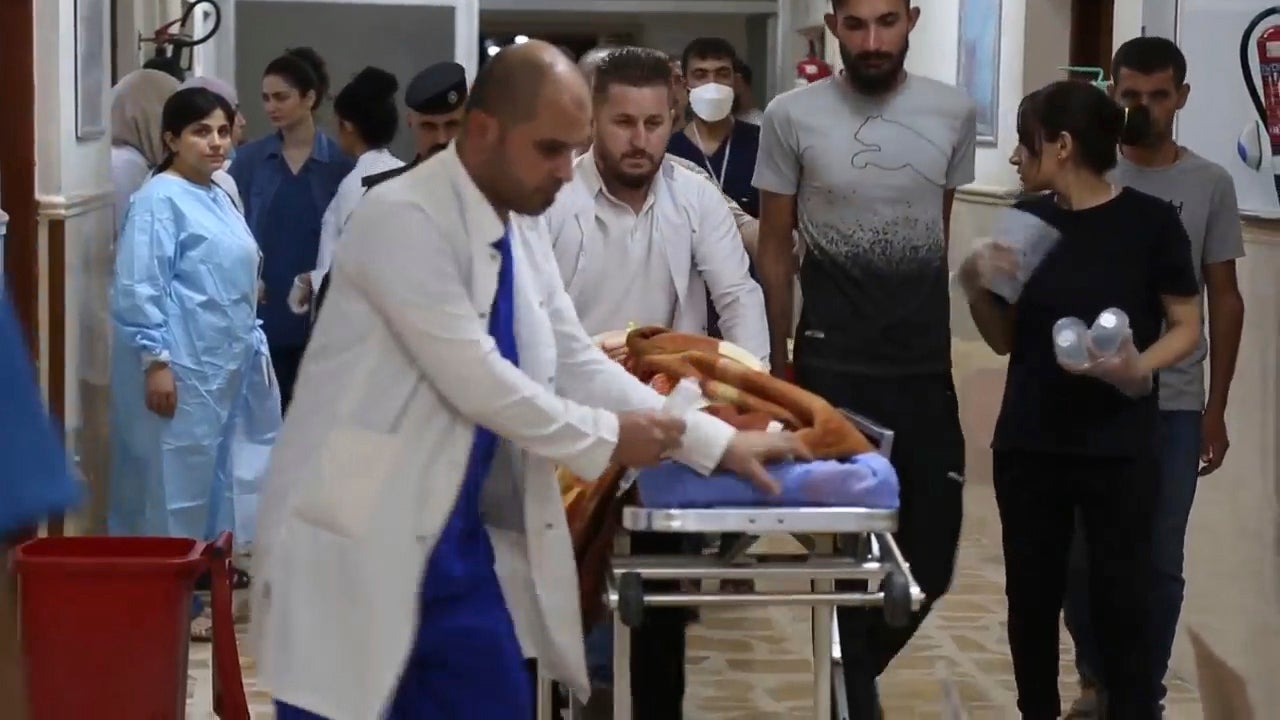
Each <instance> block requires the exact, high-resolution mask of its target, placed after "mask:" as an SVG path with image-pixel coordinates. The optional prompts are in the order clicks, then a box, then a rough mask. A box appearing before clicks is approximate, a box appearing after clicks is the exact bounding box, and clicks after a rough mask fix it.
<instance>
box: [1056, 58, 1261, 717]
mask: <svg viewBox="0 0 1280 720" xmlns="http://www.w3.org/2000/svg"><path fill="white" fill-rule="evenodd" d="M1111 74H1112V78H1113V79H1114V81H1115V92H1116V95H1117V97H1118V99H1119V100H1120V102H1122V103H1124V104H1126V105H1137V104H1142V105H1145V106H1146V107H1147V109H1148V110H1150V112H1151V116H1152V121H1153V123H1152V124H1153V126H1154V127H1153V132H1152V133H1151V136H1150V137H1151V139H1150V141H1149V142H1147V143H1146V144H1143V145H1140V146H1125V147H1123V148H1121V156H1120V158H1119V162H1118V164H1117V166H1116V169H1115V171H1114V172H1113V174H1112V181H1113V182H1115V183H1116V184H1117V185H1127V186H1129V187H1133V188H1135V189H1137V190H1141V191H1142V192H1145V193H1147V194H1150V195H1154V196H1156V197H1158V198H1162V199H1164V200H1168V201H1169V203H1170V204H1172V205H1173V206H1174V207H1175V208H1177V210H1178V214H1179V215H1180V216H1181V217H1182V224H1183V226H1184V227H1186V230H1187V235H1188V236H1189V237H1190V238H1191V253H1192V259H1193V261H1194V262H1193V265H1194V266H1195V270H1196V275H1197V278H1198V279H1199V280H1200V283H1201V288H1202V291H1203V293H1204V294H1205V295H1206V296H1207V298H1208V318H1209V342H1208V343H1207V345H1206V343H1205V340H1204V338H1203V337H1202V338H1201V340H1200V348H1199V350H1198V351H1197V352H1196V353H1195V354H1194V355H1192V356H1191V357H1189V358H1187V359H1186V360H1185V361H1183V362H1182V363H1180V364H1179V365H1177V366H1175V367H1172V368H1169V369H1168V370H1164V371H1162V372H1161V373H1160V441H1161V448H1160V454H1161V460H1162V467H1163V471H1162V472H1163V476H1162V478H1161V481H1162V482H1161V484H1160V494H1159V496H1158V497H1157V501H1156V502H1157V505H1156V509H1155V518H1156V521H1155V533H1156V534H1155V538H1154V543H1153V546H1152V547H1153V548H1154V551H1155V563H1156V578H1155V587H1153V588H1152V595H1153V597H1154V600H1155V602H1154V603H1153V614H1152V630H1153V638H1154V644H1153V651H1154V652H1155V653H1156V663H1154V666H1155V667H1156V668H1157V671H1158V673H1159V676H1158V677H1155V678H1152V682H1154V683H1163V681H1164V674H1165V672H1166V671H1167V669H1168V664H1169V655H1170V653H1171V651H1172V648H1173V640H1174V635H1175V634H1176V632H1177V628H1178V615H1179V614H1180V612H1181V610H1182V597H1183V588H1184V586H1185V581H1184V579H1183V577H1182V560H1183V543H1184V540H1185V538H1186V532H1187V519H1188V518H1189V517H1190V515H1191V504H1192V500H1193V499H1194V498H1195V492H1196V481H1197V477H1198V476H1202V475H1208V474H1209V473H1211V472H1213V471H1214V470H1216V469H1218V467H1219V466H1220V465H1222V459H1223V456H1224V455H1225V454H1226V452H1227V447H1228V441H1227V426H1226V420H1225V414H1226V407H1227V392H1228V390H1229V388H1230V387H1231V378H1232V375H1233V374H1234V373H1235V367H1236V353H1237V351H1238V350H1239V348H1240V332H1241V328H1242V326H1243V324H1244V301H1243V299H1242V298H1241V296H1240V290H1239V288H1238V287H1237V285H1236V262H1235V261H1236V260H1237V259H1238V258H1241V257H1243V256H1244V240H1243V237H1242V234H1241V230H1240V213H1239V208H1238V207H1237V206H1236V192H1235V186H1234V185H1233V183H1232V181H1231V176H1230V175H1229V174H1227V171H1226V170H1224V169H1223V168H1222V167H1220V166H1218V165H1217V164H1215V163H1213V162H1210V161H1209V160H1206V159H1204V158H1202V157H1200V156H1199V155H1197V154H1195V153H1194V152H1192V151H1191V150H1188V149H1187V148H1184V147H1181V146H1179V145H1178V144H1177V142H1175V141H1174V139H1173V120H1174V116H1175V115H1176V114H1177V111H1178V110H1180V109H1182V107H1183V105H1185V104H1186V101H1187V95H1188V93H1189V92H1190V90H1191V88H1190V86H1189V85H1187V84H1186V76H1187V61H1186V58H1185V57H1184V56H1183V54H1182V51H1180V50H1179V49H1178V47H1177V45H1175V44H1174V43H1173V41H1171V40H1168V39H1165V38H1158V37H1141V38H1135V39H1133V40H1129V41H1128V42H1126V43H1124V44H1123V45H1121V46H1120V48H1119V49H1118V50H1116V54H1115V58H1114V59H1113V61H1112V67H1111ZM1206 356H1208V357H1209V359H1210V363H1209V368H1210V373H1209V383H1208V400H1207V402H1206V399H1205V372H1204V360H1205V358H1206ZM1077 536H1079V533H1078V534H1077ZM1085 541H1087V539H1085ZM1087 585H1088V565H1087V561H1086V560H1085V553H1084V552H1083V547H1081V544H1080V543H1079V542H1078V543H1077V548H1076V551H1075V552H1074V553H1073V562H1072V567H1071V573H1070V579H1069V583H1068V595H1067V599H1066V619H1067V627H1068V629H1069V630H1070V631H1071V635H1072V637H1073V638H1074V640H1075V644H1076V667H1077V668H1078V669H1079V671H1080V680H1081V685H1082V688H1083V692H1082V696H1081V698H1080V700H1077V702H1076V704H1075V705H1074V706H1073V708H1072V713H1071V714H1070V715H1068V717H1077V718H1085V717H1092V716H1093V715H1092V712H1093V710H1092V708H1093V706H1095V705H1096V690H1097V688H1096V687H1095V686H1096V678H1097V677H1098V674H1097V673H1098V667H1099V665H1098V663H1099V656H1098V650H1097V647H1096V639H1095V638H1094V636H1093V633H1092V631H1091V627H1090V623H1089V602H1088V601H1089V598H1088V587H1087ZM1161 697H1163V692H1162V693H1161Z"/></svg>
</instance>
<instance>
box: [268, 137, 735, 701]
mask: <svg viewBox="0 0 1280 720" xmlns="http://www.w3.org/2000/svg"><path fill="white" fill-rule="evenodd" d="M513 225H516V224H514V223H513ZM528 227H530V226H528V225H524V224H519V225H518V227H517V228H516V229H515V230H513V239H512V252H513V257H514V277H515V286H516V307H517V308H519V309H518V311H517V312H516V338H517V346H518V351H519V357H520V367H519V368H516V367H514V366H512V365H511V364H510V363H508V362H507V361H506V360H504V359H503V358H502V357H501V355H500V354H499V352H498V350H497V348H496V346H495V344H494V341H493V339H492V338H491V337H490V335H489V333H488V320H487V315H488V312H489V309H490V307H491V306H492V302H493V298H494V294H495V292H496V289H497V283H498V269H499V264H500V261H499V255H498V253H497V251H496V250H494V249H493V248H492V247H491V244H492V243H493V242H494V241H496V240H497V239H498V238H499V237H500V236H501V235H502V232H503V224H502V221H501V220H500V219H499V217H498V215H497V214H496V213H495V212H494V211H493V209H492V207H491V206H490V205H489V204H488V202H487V201H486V200H485V199H484V197H483V195H481V193H480V191H479V189H478V188H477V187H476V186H475V184H474V183H473V182H472V181H471V179H470V176H469V175H468V174H467V173H466V172H465V170H464V169H463V167H462V165H461V163H460V162H459V160H458V156H457V154H456V153H455V151H454V150H453V148H450V149H448V150H446V151H443V152H441V153H440V154H439V155H437V156H435V157H433V158H432V159H430V160H428V161H426V162H424V163H422V164H421V165H419V166H417V167H416V168H414V169H413V170H411V171H409V172H407V173H405V174H404V175H402V176H400V177H398V178H396V179H393V180H390V181H387V182H386V183H384V184H382V185H380V186H378V187H376V188H374V189H373V190H371V191H370V193H369V194H368V195H367V197H366V198H365V200H363V201H362V202H361V203H360V205H359V207H358V208H357V210H356V212H355V213H354V215H353V216H352V218H351V221H350V224H349V225H348V228H347V233H348V235H349V236H350V238H351V240H354V241H356V242H347V243H344V244H343V245H342V246H340V247H339V249H338V262H337V263H336V264H335V265H334V269H333V273H334V277H333V279H332V280H331V281H330V288H331V289H330V294H329V300H328V301H327V304H326V308H325V312H324V313H323V314H321V315H320V317H319V320H318V322H317V325H316V329H315V333H314V335H313V336H312V338H311V344H310V345H309V346H308V348H307V355H306V357H305V358H304V360H303V364H302V368H301V371H300V376H299V379H298V389H297V392H296V393H295V395H294V398H295V399H294V403H295V407H294V408H293V412H290V413H289V415H288V418H287V420H286V423H285V427H284V430H283V431H282V433H281V434H280V438H279V441H278V443H277V444H276V446H275V449H274V452H273V454H272V457H271V470H270V473H269V476H268V478H267V480H266V483H265V491H264V496H263V498H262V504H261V507H260V510H259V534H258V544H257V547H256V549H255V557H254V603H255V605H254V608H253V618H254V628H253V631H252V635H251V639H250V644H251V647H253V648H254V649H255V657H256V659H257V661H258V663H259V668H260V677H261V678H262V681H263V683H264V684H265V685H266V687H268V688H270V690H271V691H272V692H273V693H274V694H275V696H276V697H277V698H279V699H280V700H282V701H284V702H287V703H290V704H293V705H296V706H300V707H302V708H305V709H307V710H310V711H311V712H314V713H318V714H320V715H322V716H324V717H327V718H330V719H331V720H370V719H371V718H377V717H379V716H380V713H381V712H382V711H383V710H384V709H385V708H386V705H387V703H388V702H389V701H390V699H391V698H392V696H393V694H394V691H395V687H396V683H397V680H398V677H399V675H400V673H401V671H402V669H403V667H404V663H405V661H406V659H407V657H408V655H409V652H410V650H411V645H412V643H413V639H414V628H415V627H416V624H417V611H418V591H419V581H420V579H421V577H422V573H423V572H424V571H425V565H426V560H427V558H428V556H429V554H430V552H431V550H432V547H433V546H434V543H435V541H436V538H437V537H438V536H439V534H440V532H441V531H442V529H443V527H444V524H445V522H446V520H447V518H448V515H449V512H450V510H451V508H452V507H453V504H454V501H455V499H456V497H457V494H458V492H459V489H460V488H461V485H462V480H463V474H464V472H465V468H466V463H467V456H468V453H469V450H470V444H471V439H472V437H473V435H474V432H475V427H476V424H483V425H484V426H486V427H489V428H491V429H493V430H494V431H495V432H496V433H497V434H498V435H499V436H500V437H502V438H504V439H505V440H504V447H505V448H508V449H510V448H511V447H513V446H515V447H518V448H520V449H521V450H522V452H519V453H518V459H517V461H516V462H515V463H514V466H515V467H519V468H522V469H523V472H518V471H517V472H514V473H510V474H507V475H506V476H503V477H499V476H500V475H502V474H501V473H494V474H493V475H491V477H490V479H489V481H488V486H487V487H486V492H485V496H486V503H487V504H486V508H485V516H486V521H487V522H488V523H489V527H490V537H491V539H492V541H493V544H494V550H495V554H496V558H497V563H496V565H497V570H498V575H499V579H500V581H501V583H502V588H503V595H504V597H505V599H506V602H507V605H508V607H509V608H510V610H511V614H512V617H513V619H514V621H515V624H516V630H517V635H518V636H519V639H520V641H521V645H522V647H523V648H524V651H525V654H526V655H527V656H530V657H537V658H538V659H539V662H540V667H541V669H542V670H543V671H544V672H545V673H547V674H548V675H550V676H552V677H555V678H557V679H560V680H562V681H564V682H566V683H567V684H569V685H570V686H571V687H572V688H573V689H574V690H575V691H577V692H581V693H583V694H584V696H585V694H586V693H587V692H589V684H588V681H587V673H586V663H585V659H584V656H583V637H582V624H581V622H582V621H581V615H580V608H579V605H578V589H577V588H578V583H577V572H576V568H575V565H574V558H573V550H572V545H571V542H570V537H569V532H568V527H567V523H566V519H565V514H564V510H563V507H562V505H561V499H560V493H559V487H558V485H557V483H556V481H555V478H554V466H555V464H556V463H561V464H563V465H565V466H567V467H568V468H569V469H571V470H572V471H573V472H575V473H576V474H578V475H581V476H583V477H595V476H597V475H598V474H599V473H600V472H602V471H603V470H604V469H605V467H606V466H607V464H608V461H609V458H610V456H611V454H612V452H613V449H614V445H615V443H616V438H617V432H618V422H617V416H616V415H615V414H614V413H613V412H610V411H608V410H603V409H598V408H601V407H606V408H611V409H614V410H621V409H630V408H657V407H659V406H660V404H661V398H660V397H659V396H658V395H657V393H655V392H653V391H652V390H651V389H649V388H648V387H646V386H644V385H643V384H641V383H640V382H639V381H637V380H635V379H634V378H633V377H631V376H630V375H628V374H627V373H626V372H625V371H624V370H623V369H622V368H621V366H619V365H617V364H616V363H613V362H611V361H610V360H608V359H607V358H606V357H605V356H604V354H603V353H601V352H600V351H599V350H598V349H597V348H596V347H595V346H594V345H592V343H591V341H590V339H589V338H588V337H587V336H586V334H585V332H584V331H583V330H582V326H581V324H580V323H579V322H578V319H577V315H576V313H575V312H574V310H573V306H572V304H571V303H570V300H569V298H568V296H567V295H566V294H565V292H564V288H563V286H562V285H561V283H560V281H559V275H558V273H557V272H556V269H555V260H554V258H553V257H552V256H551V249H550V244H549V243H548V242H547V240H546V238H544V237H539V236H536V235H531V234H530V233H529V232H528V231H527V228H528ZM532 227H534V228H536V227H537V226H536V225H533V226H532ZM357 245H358V247H357ZM688 428H689V429H688V434H687V435H686V438H685V449H683V450H682V451H681V454H680V458H681V459H682V460H683V461H686V462H688V463H689V464H690V465H692V466H694V467H695V468H697V469H699V470H701V471H703V472H707V471H709V470H710V469H711V468H712V466H714V465H715V464H717V463H718V460H719V458H720V456H721V455H722V454H723V452H724V449H725V448H726V447H727V445H728V443H729V440H730V439H731V438H732V436H733V432H734V431H733V430H732V428H730V427H729V426H727V425H725V424H724V423H722V422H720V421H718V420H715V419H713V418H711V417H709V416H705V415H701V416H699V415H694V416H690V417H689V419H688ZM495 483H497V485H495ZM495 502H496V503H499V504H501V503H504V502H505V503H506V505H507V506H506V507H496V506H495V505H494V503H495ZM504 510H505V511H508V512H507V513H504V512H503V511H504ZM512 513H513V514H514V515H515V516H517V517H519V518H520V519H521V520H522V528H523V529H517V528H510V527H508V528H505V529H500V528H498V527H495V526H494V522H493V520H492V518H494V517H502V516H504V514H506V515H507V516H509V515H510V514H512ZM467 651H468V650H467V648H458V652H467Z"/></svg>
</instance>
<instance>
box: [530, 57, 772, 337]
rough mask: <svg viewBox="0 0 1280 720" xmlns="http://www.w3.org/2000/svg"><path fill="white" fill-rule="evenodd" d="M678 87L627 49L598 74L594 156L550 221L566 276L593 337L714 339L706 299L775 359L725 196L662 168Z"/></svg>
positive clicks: (667, 165)
mask: <svg viewBox="0 0 1280 720" xmlns="http://www.w3.org/2000/svg"><path fill="white" fill-rule="evenodd" d="M670 83H671V65H670V63H669V61H668V60H667V57H666V56H665V55H663V54H662V53H660V52H657V51H655V50H648V49H644V48H621V49H618V50H615V51H614V52H612V53H610V54H609V55H607V56H606V57H605V59H604V61H603V62H602V63H601V64H600V66H599V68H598V69H597V72H596V76H595V83H594V88H593V91H592V95H593V104H594V110H595V123H594V135H593V137H592V146H591V149H590V150H588V151H587V152H586V153H584V154H583V155H582V156H580V157H579V158H578V159H577V160H576V161H575V168H574V179H573V181H572V182H571V183H569V184H568V185H566V186H565V188H564V189H563V190H562V191H561V192H560V194H559V196H557V198H556V202H555V204H554V205H552V207H551V209H550V210H548V211H547V213H546V216H545V219H546V223H547V226H548V228H549V229H550V231H551V239H552V247H553V248H554V250H555V255H556V262H557V264H559V266H560V274H561V276H562V278H563V279H564V282H565V286H566V287H567V289H568V291H569V296H570V297H571V298H572V299H573V303H574V306H575V307H577V308H578V315H579V317H581V318H582V324H583V327H585V328H586V330H587V332H588V333H591V334H599V333H603V332H608V331H611V330H621V329H625V328H626V327H627V326H628V325H629V324H635V325H664V326H667V327H671V328H673V329H676V330H681V331H684V332H695V333H705V332H706V331H707V307H706V298H707V296H708V293H709V294H710V298H711V302H712V304H713V305H714V307H715V310H716V312H717V313H718V314H719V315H720V327H721V330H722V332H723V335H724V338H725V339H726V340H728V341H730V342H733V343H735V344H737V345H740V346H741V347H743V348H744V349H746V350H747V351H748V352H750V353H751V354H752V355H754V356H756V357H758V358H760V359H761V360H762V361H764V360H767V358H768V351H769V341H768V326H767V324H766V322H765V317H764V296H763V293H762V292H761V291H760V286H759V285H757V284H756V282H755V281H754V280H752V279H751V276H750V273H749V271H748V264H749V263H748V259H747V253H746V251H745V249H744V247H743V243H742V236H741V235H740V234H739V233H738V229H737V226H736V225H735V224H734V220H733V215H732V214H731V213H730V212H729V208H728V206H727V205H726V204H725V201H724V196H723V195H722V194H721V193H720V191H719V190H717V189H716V187H715V186H714V185H712V184H711V183H710V182H708V181H707V180H706V179H704V178H703V177H700V176H698V175H696V174H694V173H692V172H690V171H688V170H685V169H684V168H683V167H679V166H677V165H675V164H674V163H671V162H668V161H667V160H666V159H665V148H666V143H667V140H668V139H669V137H670V135H671V113H670V102H671V84H670ZM623 269H624V270H625V272H621V273H620V272H619V270H623Z"/></svg>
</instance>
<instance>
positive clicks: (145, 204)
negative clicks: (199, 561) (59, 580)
mask: <svg viewBox="0 0 1280 720" xmlns="http://www.w3.org/2000/svg"><path fill="white" fill-rule="evenodd" d="M258 259H259V254H258V245H257V243H256V242H254V239H253V236H252V235H251V234H250V232H249V228H248V226H247V225H246V224H245V221H244V218H243V217H241V215H240V213H239V212H238V211H237V210H236V209H235V207H234V206H233V205H232V203H231V199H230V197H229V196H228V195H227V194H226V193H225V192H224V191H222V190H221V189H219V188H217V187H213V186H204V185H198V184H195V183H192V182H189V181H187V180H184V179H182V178H180V177H178V176H176V175H172V174H168V173H161V174H160V175H157V176H155V177H153V178H151V179H150V180H148V181H147V183H146V184H145V185H143V186H142V189H140V190H139V191H138V192H137V193H135V194H134V196H133V199H132V201H131V203H130V206H129V212H128V215H127V218H126V220H125V225H124V229H123V231H122V232H121V234H120V239H119V242H118V244H117V249H116V270H115V279H114V282H113V284H112V289H111V318H112V322H113V324H114V327H115V341H114V343H113V345H112V348H111V485H110V492H109V512H108V520H107V524H108V527H109V529H110V531H111V534H113V535H147V536H153V537H191V538H200V539H211V538H212V537H214V536H215V535H217V534H218V533H219V532H221V531H223V530H232V531H233V532H234V533H235V535H236V541H237V542H238V543H240V544H244V543H247V542H250V541H251V539H252V534H253V527H254V522H255V518H253V517H252V513H253V511H254V508H255V507H256V495H257V480H258V478H259V477H260V476H261V472H262V469H263V468H262V464H261V462H260V461H258V462H257V467H256V468H250V467H249V465H248V463H247V460H246V459H252V458H250V456H251V455H252V453H245V452H240V451H238V447H237V446H243V447H245V448H247V447H248V446H249V445H252V446H253V447H255V448H264V449H266V448H270V446H271V444H272V442H273V440H274V435H275V431H276V430H277V429H278V428H279V425H280V410H279V400H278V395H277V392H278V391H277V389H276V387H275V385H274V383H273V382H271V379H270V373H269V360H268V357H267V350H266V339H265V337H264V335H263V333H262V330H261V328H259V327H258V319H257V304H258V297H257V296H258V288H257V285H258ZM150 358H162V359H165V360H167V361H168V363H169V368H170V369H171V370H172V371H173V377H174V382H175V384H176V386H177V400H178V406H177V409H176V412H175V413H174V416H173V417H172V418H163V417H160V416H158V415H156V414H155V413H153V412H151V411H150V410H148V409H147V408H146V405H145V397H146V380H145V368H146V366H147V364H149V359H150Z"/></svg>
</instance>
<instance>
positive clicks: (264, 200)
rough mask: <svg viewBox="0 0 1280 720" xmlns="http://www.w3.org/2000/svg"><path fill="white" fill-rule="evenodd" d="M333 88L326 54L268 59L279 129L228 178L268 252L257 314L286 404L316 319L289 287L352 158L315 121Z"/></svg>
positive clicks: (252, 146) (270, 113)
mask: <svg viewBox="0 0 1280 720" xmlns="http://www.w3.org/2000/svg"><path fill="white" fill-rule="evenodd" d="M328 91H329V74H328V72H327V71H326V70H325V64H324V60H323V59H321V58H320V56H319V55H318V54H316V52H315V51H314V50H312V49H311V48H294V49H292V50H287V51H285V54H284V55H281V56H280V57H278V58H276V59H275V60H272V61H271V62H270V63H268V64H267V69H266V70H265V71H264V72H263V76H262V104H263V106H264V108H265V109H266V113H267V119H268V120H270V121H271V124H272V125H273V126H274V127H275V128H276V131H275V132H273V133H271V134H270V135H267V136H266V137H263V138H259V139H257V140H254V141H253V142H250V143H248V144H246V145H245V146H244V147H242V148H240V150H239V152H237V153H236V161H235V163H233V164H232V165H231V176H232V177H233V178H235V181H236V184H237V185H238V186H239V187H240V195H241V197H242V199H243V200H244V212H245V218H246V219H247V220H248V221H249V227H250V228H251V229H252V230H253V234H254V237H256V238H257V240H258V245H259V246H260V247H261V248H262V255H263V285H264V288H265V298H264V302H263V304H262V307H261V308H260V310H259V313H260V315H261V317H262V324H263V328H264V329H265V330H266V332H267V342H268V343H269V345H270V348H271V361H272V363H273V365H274V366H275V371H276V378H277V379H278V380H279V382H280V399H281V401H282V403H283V405H284V408H285V410H286V411H287V410H288V407H289V401H290V400H291V399H292V397H293V384H294V380H295V379H296V378H297V375H298V365H299V364H300V363H301V362H302V351H303V348H305V347H306V345H307V338H308V337H310V334H311V324H310V323H311V321H310V318H308V317H307V316H305V315H296V314H294V313H293V312H292V311H291V310H290V309H289V289H290V288H291V287H292V286H293V280H294V278H295V277H297V276H298V275H299V274H300V273H304V272H307V271H309V270H311V269H312V268H313V267H314V266H315V260H316V253H317V252H318V251H319V249H320V219H321V217H322V216H323V215H324V211H325V208H327V207H329V203H330V202H331V201H332V200H333V196H334V194H335V193H337V191H338V184H339V183H341V182H342V178H344V177H346V175H347V173H349V172H351V170H352V168H354V167H355V163H354V162H353V161H352V160H351V158H349V157H347V156H346V155H345V154H343V152H342V150H341V149H340V148H339V147H338V144H337V142H336V141H334V140H333V138H331V137H329V136H328V135H326V134H324V133H323V132H321V131H320V129H319V128H318V127H316V120H315V112H316V110H317V109H318V108H319V107H320V105H321V103H323V102H324V99H325V95H326V94H327V93H328Z"/></svg>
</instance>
